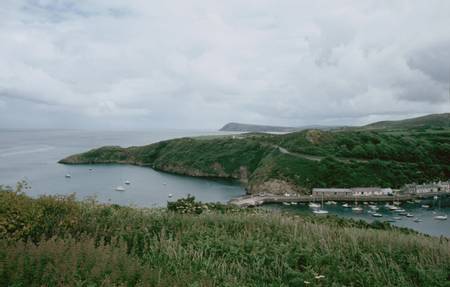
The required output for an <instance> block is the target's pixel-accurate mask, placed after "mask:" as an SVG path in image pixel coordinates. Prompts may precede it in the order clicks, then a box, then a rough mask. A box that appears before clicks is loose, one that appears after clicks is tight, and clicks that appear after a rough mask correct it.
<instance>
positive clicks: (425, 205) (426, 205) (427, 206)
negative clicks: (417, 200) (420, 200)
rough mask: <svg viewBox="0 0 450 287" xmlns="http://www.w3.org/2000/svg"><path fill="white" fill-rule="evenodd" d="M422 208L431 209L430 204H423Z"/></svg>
mask: <svg viewBox="0 0 450 287" xmlns="http://www.w3.org/2000/svg"><path fill="white" fill-rule="evenodd" d="M422 208H430V206H429V205H428V204H422Z"/></svg>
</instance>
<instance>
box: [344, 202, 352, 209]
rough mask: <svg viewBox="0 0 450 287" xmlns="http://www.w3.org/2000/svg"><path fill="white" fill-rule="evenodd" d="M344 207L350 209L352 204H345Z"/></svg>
mask: <svg viewBox="0 0 450 287" xmlns="http://www.w3.org/2000/svg"><path fill="white" fill-rule="evenodd" d="M342 207H345V208H350V207H351V206H350V204H348V203H344V204H343V205H342Z"/></svg>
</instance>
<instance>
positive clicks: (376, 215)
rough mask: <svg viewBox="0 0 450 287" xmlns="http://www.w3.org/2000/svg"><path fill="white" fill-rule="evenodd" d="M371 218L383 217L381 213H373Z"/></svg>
mask: <svg viewBox="0 0 450 287" xmlns="http://www.w3.org/2000/svg"><path fill="white" fill-rule="evenodd" d="M372 216H373V217H383V214H381V213H374V214H372Z"/></svg>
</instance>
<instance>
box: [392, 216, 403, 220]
mask: <svg viewBox="0 0 450 287" xmlns="http://www.w3.org/2000/svg"><path fill="white" fill-rule="evenodd" d="M393 218H394V219H395V220H402V218H401V217H400V216H394V217H393Z"/></svg>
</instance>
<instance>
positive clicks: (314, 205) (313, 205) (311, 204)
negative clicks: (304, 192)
mask: <svg viewBox="0 0 450 287" xmlns="http://www.w3.org/2000/svg"><path fill="white" fill-rule="evenodd" d="M308 206H309V207H311V208H319V207H320V204H318V203H314V202H311V203H309V204H308Z"/></svg>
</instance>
